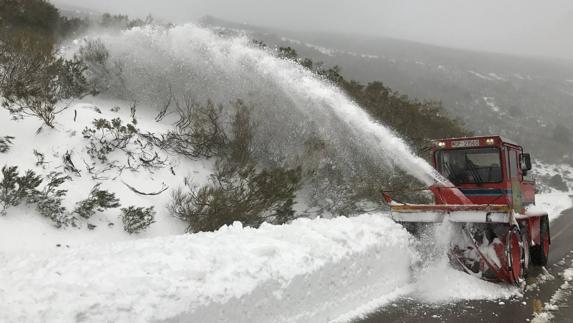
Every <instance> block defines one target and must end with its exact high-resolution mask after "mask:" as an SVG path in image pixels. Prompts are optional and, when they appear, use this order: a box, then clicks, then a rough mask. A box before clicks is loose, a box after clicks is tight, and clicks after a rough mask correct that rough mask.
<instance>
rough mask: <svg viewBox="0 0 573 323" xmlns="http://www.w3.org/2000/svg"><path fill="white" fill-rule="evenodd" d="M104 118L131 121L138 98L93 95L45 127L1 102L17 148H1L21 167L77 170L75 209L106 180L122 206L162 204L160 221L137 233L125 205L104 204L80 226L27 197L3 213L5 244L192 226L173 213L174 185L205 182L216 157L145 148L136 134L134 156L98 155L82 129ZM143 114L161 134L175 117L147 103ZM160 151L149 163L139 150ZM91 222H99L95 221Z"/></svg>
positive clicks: (77, 240)
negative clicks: (154, 111)
mask: <svg viewBox="0 0 573 323" xmlns="http://www.w3.org/2000/svg"><path fill="white" fill-rule="evenodd" d="M118 108H119V110H118ZM100 118H104V119H107V120H112V119H114V118H119V119H120V120H122V121H123V123H124V124H127V123H130V122H131V120H132V119H131V111H130V105H129V104H128V103H126V102H121V101H102V100H95V99H85V100H83V101H82V102H77V103H75V104H73V105H72V106H71V107H70V108H69V109H67V110H65V111H64V112H63V113H62V114H60V115H58V121H59V122H58V124H57V125H56V128H55V129H50V128H47V127H43V128H42V129H41V131H40V132H39V133H37V130H38V128H40V127H41V122H40V121H39V120H37V119H35V118H24V119H22V120H11V117H10V115H9V113H8V111H7V110H5V109H0V129H1V130H0V131H1V133H0V135H2V136H7V135H10V136H12V137H14V139H13V140H12V141H13V144H12V145H11V146H10V148H9V150H8V151H7V152H6V153H3V154H0V165H1V166H5V165H7V166H18V168H19V171H20V172H21V173H23V172H25V171H26V170H33V171H34V172H36V173H37V174H40V175H42V176H46V175H48V174H49V173H50V172H54V171H55V172H62V173H63V174H65V175H68V176H70V179H69V180H67V181H66V182H64V184H63V185H62V187H61V188H63V189H67V190H68V191H67V193H66V196H65V198H64V206H65V207H66V208H67V209H68V210H73V209H74V207H76V204H77V203H78V202H79V201H81V200H83V199H85V198H87V197H88V195H89V194H90V191H91V190H92V189H93V187H94V186H95V185H98V184H100V188H102V189H105V190H107V191H109V192H110V193H114V194H115V195H116V196H117V198H119V200H120V204H121V206H122V207H127V206H130V205H133V206H138V207H150V206H153V207H154V209H155V211H156V212H157V214H156V215H155V223H153V224H151V226H150V227H149V228H148V229H147V230H146V231H145V232H142V233H140V234H133V235H130V234H128V233H126V232H124V230H123V227H122V223H121V219H120V217H119V215H120V210H119V208H114V209H108V210H106V211H105V212H97V213H96V214H95V215H94V216H92V217H90V218H89V219H88V220H84V219H81V218H80V217H78V218H79V219H80V221H79V223H78V228H74V227H68V228H66V229H56V228H55V227H54V223H52V222H51V221H50V220H49V219H46V218H42V217H41V216H40V215H39V214H38V213H37V211H36V210H35V209H34V208H31V207H26V206H24V205H20V206H18V207H11V208H8V209H7V215H6V216H0V252H9V251H23V250H37V249H52V248H56V247H59V246H61V247H68V246H69V247H75V246H77V245H78V244H83V243H91V242H100V243H104V242H111V241H118V240H126V239H134V238H151V237H156V236H164V235H173V234H181V233H183V232H185V228H186V225H185V224H184V223H183V222H181V221H180V220H178V219H176V218H174V217H173V216H171V215H169V214H168V211H167V204H168V202H169V199H170V191H171V189H175V188H177V187H179V186H183V184H184V181H185V180H186V179H187V180H188V181H190V182H191V183H192V184H194V185H202V184H204V183H205V182H206V181H207V179H208V176H209V174H210V173H211V168H212V167H211V163H210V162H209V161H206V160H196V161H192V160H189V159H186V158H183V157H180V156H177V155H175V154H169V153H167V152H165V151H162V150H160V149H147V150H141V149H140V150H138V149H139V148H140V144H139V143H136V142H135V140H134V141H133V142H131V143H130V144H129V147H128V148H129V149H131V150H132V151H133V152H132V153H134V155H132V156H130V155H129V154H128V153H127V152H126V151H128V150H129V149H126V150H125V151H124V150H121V149H117V150H115V151H113V152H111V153H110V154H109V155H108V160H107V161H106V162H105V163H102V162H100V161H98V160H97V159H93V158H91V157H90V155H89V152H88V150H89V148H90V140H88V139H86V138H84V136H83V135H82V131H83V130H84V129H85V128H86V127H91V128H93V124H92V122H93V121H94V120H95V119H100ZM135 118H136V119H137V128H138V129H139V131H140V132H141V133H147V132H152V133H156V134H161V133H164V132H166V131H167V130H168V129H170V127H171V125H170V124H169V121H164V122H163V123H158V122H155V121H154V120H153V116H150V115H145V114H144V112H143V111H137V112H136V115H135ZM34 152H36V154H35V153H34ZM155 153H157V156H158V157H157V158H156V160H160V161H161V163H162V164H161V165H152V166H150V167H145V165H141V161H139V160H138V158H140V157H142V156H143V155H142V154H146V155H149V158H154V156H155V155H154V154H155ZM39 154H41V155H39ZM66 155H69V156H70V160H71V162H72V164H73V166H74V167H75V169H71V168H70V167H69V165H67V163H66V162H65V161H64V158H65V156H66ZM142 158H143V157H142ZM128 160H130V161H128ZM129 164H131V166H132V167H129ZM110 165H115V166H113V167H110ZM130 186H131V187H132V188H135V189H136V190H137V191H139V192H141V193H145V194H148V193H153V194H155V193H157V192H161V191H163V192H162V193H161V194H158V195H142V194H139V193H136V192H135V191H133V190H132V189H130ZM88 225H89V226H90V228H92V230H89V229H88ZM93 226H95V227H93Z"/></svg>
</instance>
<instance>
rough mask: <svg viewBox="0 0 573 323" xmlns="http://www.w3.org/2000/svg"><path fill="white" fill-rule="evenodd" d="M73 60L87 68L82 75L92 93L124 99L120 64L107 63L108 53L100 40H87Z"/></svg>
mask: <svg viewBox="0 0 573 323" xmlns="http://www.w3.org/2000/svg"><path fill="white" fill-rule="evenodd" d="M75 58H76V59H77V60H79V61H81V62H83V63H84V64H85V65H86V66H87V69H86V71H85V73H84V74H85V75H86V79H87V82H88V83H89V85H90V87H91V89H92V91H93V92H95V93H101V92H106V93H107V94H111V95H115V96H118V97H120V98H121V97H124V94H125V86H124V84H123V77H122V71H123V69H122V65H121V62H119V61H114V62H111V63H110V62H109V51H108V50H107V48H106V47H105V45H104V44H103V42H102V41H101V40H99V39H95V40H87V41H86V43H85V44H84V45H83V46H81V47H80V49H79V50H78V53H77V54H76V56H75Z"/></svg>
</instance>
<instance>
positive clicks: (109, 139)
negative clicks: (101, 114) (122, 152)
mask: <svg viewBox="0 0 573 323" xmlns="http://www.w3.org/2000/svg"><path fill="white" fill-rule="evenodd" d="M92 124H93V126H94V128H88V127H86V128H85V129H84V130H83V131H82V135H83V136H84V138H85V139H88V140H89V146H88V147H87V153H88V154H89V155H90V157H91V158H93V159H98V160H99V161H100V162H102V163H104V162H107V160H108V158H107V155H108V154H109V153H111V152H113V151H115V150H116V149H125V148H126V147H127V145H128V144H129V143H130V141H131V140H132V139H133V137H134V136H135V135H136V134H137V129H136V128H135V126H134V125H133V124H131V123H128V124H125V125H124V124H123V123H122V121H121V119H119V118H114V119H112V120H111V121H109V120H107V119H103V118H101V119H95V120H94V121H93V123H92Z"/></svg>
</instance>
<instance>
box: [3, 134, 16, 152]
mask: <svg viewBox="0 0 573 323" xmlns="http://www.w3.org/2000/svg"><path fill="white" fill-rule="evenodd" d="M12 140H14V137H12V136H5V137H0V153H5V152H7V151H8V150H10V146H11V145H12V144H13V143H12Z"/></svg>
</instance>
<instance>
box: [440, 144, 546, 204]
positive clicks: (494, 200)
mask: <svg viewBox="0 0 573 323" xmlns="http://www.w3.org/2000/svg"><path fill="white" fill-rule="evenodd" d="M432 160H433V164H434V167H435V168H436V170H437V171H438V172H439V173H440V174H442V175H443V176H444V177H445V178H447V179H448V180H449V181H450V182H451V183H452V184H453V185H455V186H456V187H457V188H458V189H460V190H461V191H462V192H463V193H464V195H465V196H466V197H468V198H469V199H470V201H471V202H472V203H474V204H507V205H510V206H511V207H512V208H513V209H514V210H515V211H516V212H518V213H524V207H525V206H527V205H529V204H534V203H535V184H534V182H532V181H529V180H526V179H525V176H526V175H527V172H528V171H529V170H531V157H530V155H529V154H527V153H524V152H523V148H522V147H521V146H519V145H517V144H515V143H513V142H512V141H510V140H507V139H505V138H502V137H500V136H481V137H464V138H447V139H440V140H435V141H433V144H432ZM436 203H439V201H438V200H436Z"/></svg>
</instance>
